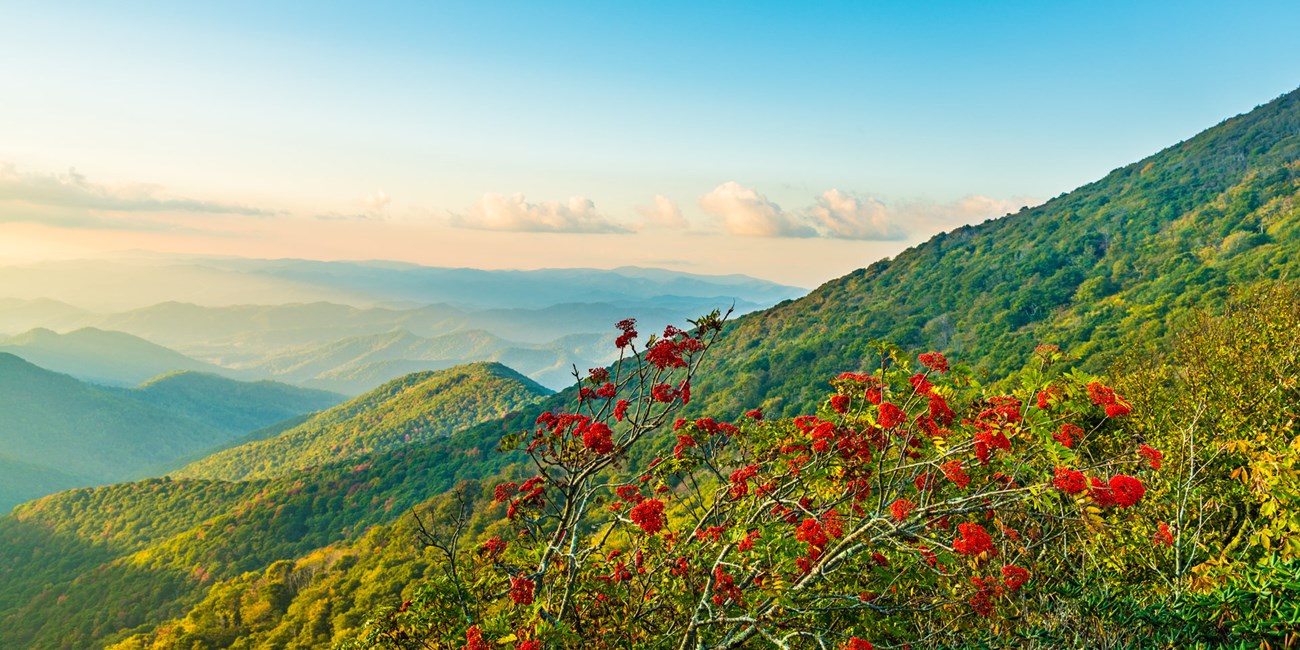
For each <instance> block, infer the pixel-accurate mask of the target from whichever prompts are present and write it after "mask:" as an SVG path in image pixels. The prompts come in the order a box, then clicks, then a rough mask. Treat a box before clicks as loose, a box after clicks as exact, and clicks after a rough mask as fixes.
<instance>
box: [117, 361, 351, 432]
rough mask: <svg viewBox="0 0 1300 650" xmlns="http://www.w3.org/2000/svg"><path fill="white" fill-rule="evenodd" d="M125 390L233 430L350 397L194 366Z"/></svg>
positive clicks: (139, 398)
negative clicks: (238, 377)
mask: <svg viewBox="0 0 1300 650" xmlns="http://www.w3.org/2000/svg"><path fill="white" fill-rule="evenodd" d="M123 394H125V395H127V396H129V397H131V398H133V399H135V400H137V401H140V402H144V403H146V404H151V405H153V406H156V407H158V408H160V409H163V410H166V411H169V412H171V413H175V414H177V415H181V416H184V417H187V418H190V419H191V420H194V421H197V422H202V423H204V424H207V425H209V426H211V427H214V428H216V429H218V430H221V431H225V432H227V433H230V434H232V435H243V434H246V433H249V432H252V431H256V430H258V429H261V428H264V427H268V426H271V425H273V424H275V423H277V422H281V421H284V420H288V419H290V418H294V417H298V416H300V415H302V414H304V413H311V412H313V411H320V410H322V409H327V408H329V407H331V406H334V405H336V404H338V403H339V402H342V401H343V400H344V399H345V398H344V397H343V396H342V395H339V394H337V393H331V392H327V391H323V390H313V389H310V388H299V387H297V386H290V385H288V384H282V383H279V382H274V381H268V380H262V381H255V382H245V381H236V380H234V379H227V378H225V377H220V376H217V375H211V374H208V373H202V372H188V371H178V372H171V373H167V374H165V375H161V376H158V377H154V378H153V379H150V380H149V381H147V382H145V383H143V384H140V385H139V386H137V387H136V388H133V389H131V390H129V391H124V392H123Z"/></svg>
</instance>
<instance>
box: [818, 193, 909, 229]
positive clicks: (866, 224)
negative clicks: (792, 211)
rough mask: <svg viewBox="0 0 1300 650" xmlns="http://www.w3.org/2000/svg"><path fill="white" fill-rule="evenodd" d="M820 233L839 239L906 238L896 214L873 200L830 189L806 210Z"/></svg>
mask: <svg viewBox="0 0 1300 650" xmlns="http://www.w3.org/2000/svg"><path fill="white" fill-rule="evenodd" d="M808 212H809V214H811V215H812V216H813V218H814V219H815V220H816V222H817V224H818V225H819V226H821V230H822V233H823V234H824V235H825V236H827V237H836V238H840V239H870V240H896V239H904V238H906V237H907V232H906V231H905V230H904V229H903V227H902V226H901V225H900V224H899V223H898V221H897V219H898V215H896V214H893V213H891V212H890V210H889V208H888V207H886V206H885V204H884V203H881V202H880V201H879V200H877V199H873V198H869V197H859V196H854V195H851V194H846V193H844V192H841V191H840V190H837V189H831V190H827V191H826V192H824V193H823V194H822V195H821V196H819V197H817V205H815V206H813V207H812V208H811V209H809V211H808Z"/></svg>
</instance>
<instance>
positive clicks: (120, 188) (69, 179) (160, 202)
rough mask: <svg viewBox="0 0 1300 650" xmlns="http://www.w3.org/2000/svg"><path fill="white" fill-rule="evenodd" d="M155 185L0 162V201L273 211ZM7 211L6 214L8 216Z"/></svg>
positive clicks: (133, 209)
mask: <svg viewBox="0 0 1300 650" xmlns="http://www.w3.org/2000/svg"><path fill="white" fill-rule="evenodd" d="M161 192H162V188H160V187H158V186H156V185H143V184H135V185H116V186H114V185H101V184H98V183H92V182H90V181H89V180H87V179H86V177H85V176H83V175H81V174H79V173H77V170H75V169H70V170H68V171H67V172H66V173H62V174H31V173H20V172H19V171H18V169H17V168H16V167H15V166H14V165H13V164H12V163H0V202H3V203H18V204H26V205H27V206H45V207H51V208H63V209H76V210H83V211H91V212H117V213H159V212H186V213H201V214H232V215H242V216H250V217H267V216H272V215H274V214H275V212H273V211H269V210H261V209H258V208H252V207H248V206H244V205H237V204H233V203H222V202H216V201H203V200H199V199H189V198H176V197H165V196H160V194H161ZM7 212H8V211H6V213H7Z"/></svg>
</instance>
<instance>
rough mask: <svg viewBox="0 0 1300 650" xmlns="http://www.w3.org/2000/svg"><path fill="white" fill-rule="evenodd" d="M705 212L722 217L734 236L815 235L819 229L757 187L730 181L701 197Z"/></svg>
mask: <svg viewBox="0 0 1300 650" xmlns="http://www.w3.org/2000/svg"><path fill="white" fill-rule="evenodd" d="M700 207H702V208H704V211H705V212H708V213H710V214H713V215H715V216H717V217H719V218H721V219H722V225H723V227H724V228H726V230H727V232H729V233H731V234H733V235H744V236H748V237H815V236H816V235H817V231H816V230H813V228H812V227H810V226H808V225H807V224H806V223H803V221H804V220H803V219H802V218H801V217H800V216H799V215H794V214H789V213H787V212H786V211H785V210H783V209H781V206H779V205H777V204H776V203H773V202H772V201H769V200H768V199H767V197H766V196H763V195H762V194H759V193H758V192H757V191H755V190H754V189H753V188H749V187H745V186H743V185H741V184H739V183H736V182H732V181H728V182H726V183H723V184H721V185H719V186H717V187H715V188H713V191H712V192H709V193H708V194H705V195H704V196H701V197H700Z"/></svg>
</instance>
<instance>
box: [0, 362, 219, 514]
mask: <svg viewBox="0 0 1300 650" xmlns="http://www.w3.org/2000/svg"><path fill="white" fill-rule="evenodd" d="M0 412H3V413H4V414H5V417H4V418H3V419H0V449H3V450H4V453H5V454H6V455H7V456H8V457H9V459H10V460H11V461H17V462H20V463H24V464H26V465H28V466H31V467H32V468H35V469H38V470H41V471H42V472H43V478H42V480H41V481H40V482H39V483H38V484H39V485H43V486H44V487H45V489H49V488H55V489H61V488H66V487H75V486H77V485H85V484H86V483H80V482H64V481H61V480H59V481H55V480H54V479H56V478H59V477H68V478H69V479H75V480H77V481H82V480H84V481H91V482H92V483H91V484H102V483H109V482H112V481H121V480H125V479H128V478H134V477H137V476H139V473H140V472H142V471H144V470H145V469H146V468H150V467H153V466H156V465H159V464H162V463H166V462H168V461H170V460H173V459H176V458H179V457H182V456H186V455H188V454H192V453H195V452H197V451H200V450H203V449H207V448H210V447H212V446H214V445H216V444H218V443H220V442H221V441H223V440H225V439H227V438H228V437H229V435H228V434H226V433H223V432H222V431H220V430H218V429H215V428H213V427H211V426H208V425H206V424H202V423H200V422H196V421H194V420H190V419H189V418H186V417H183V416H180V415H177V414H174V413H170V412H167V411H164V410H161V409H159V408H156V407H154V406H150V405H148V404H142V403H140V402H137V401H135V400H132V399H129V398H126V397H122V396H120V395H117V394H115V393H113V392H110V391H107V390H102V389H99V388H96V387H94V386H91V385H88V384H85V383H82V382H80V381H78V380H76V379H74V378H72V377H69V376H67V375H63V374H59V373H56V372H51V371H49V370H45V369H43V368H39V367H37V366H35V365H32V364H30V363H28V362H26V361H24V360H22V359H20V358H18V357H16V356H13V355H11V354H6V353H0ZM31 496H32V495H31V494H30V490H25V491H18V492H14V493H10V494H5V495H0V499H2V500H0V508H3V509H5V510H8V508H10V507H12V506H13V505H14V504H15V503H18V502H19V501H21V500H22V499H23V498H24V497H25V498H31Z"/></svg>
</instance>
